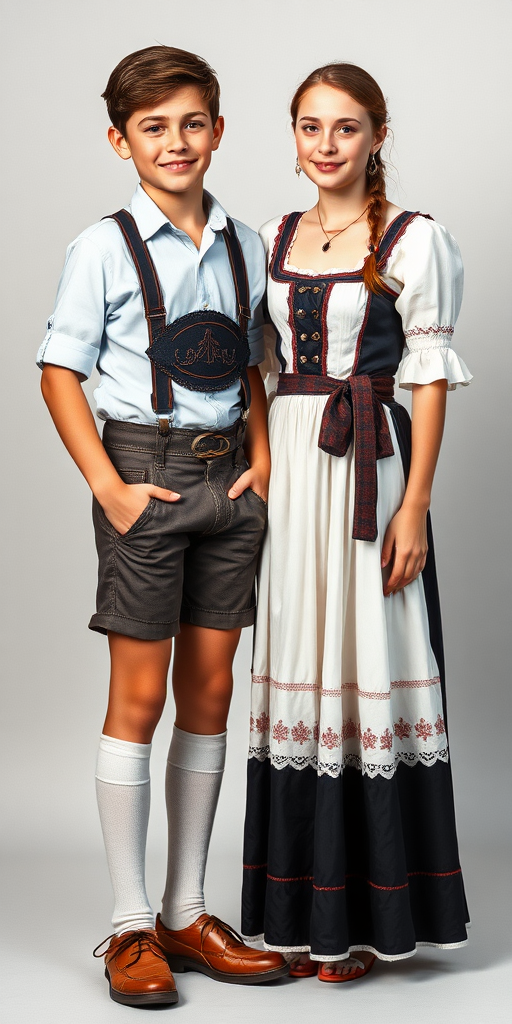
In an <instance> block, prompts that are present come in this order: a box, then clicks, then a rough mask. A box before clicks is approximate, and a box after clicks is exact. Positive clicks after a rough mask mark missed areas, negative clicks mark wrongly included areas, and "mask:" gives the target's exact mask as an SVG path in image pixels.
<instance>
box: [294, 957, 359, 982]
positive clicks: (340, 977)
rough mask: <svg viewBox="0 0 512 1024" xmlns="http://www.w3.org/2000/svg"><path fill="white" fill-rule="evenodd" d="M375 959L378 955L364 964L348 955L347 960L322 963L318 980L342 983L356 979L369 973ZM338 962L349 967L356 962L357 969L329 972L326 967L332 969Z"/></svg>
mask: <svg viewBox="0 0 512 1024" xmlns="http://www.w3.org/2000/svg"><path fill="white" fill-rule="evenodd" d="M375 960H376V957H375V956H372V958H371V960H369V961H368V963H367V964H364V963H363V961H362V960H358V959H357V957H355V956H351V957H348V959H347V960H337V961H335V962H334V963H323V964H320V970H319V971H318V980H319V981H332V982H334V983H335V984H340V982H343V981H356V979H357V978H363V977H364V975H365V974H368V971H371V969H372V967H373V965H374V963H375ZM338 963H342V964H344V965H345V966H347V967H349V966H351V965H352V964H355V967H356V969H355V971H351V972H350V974H338V972H337V971H336V970H335V971H334V973H333V974H328V973H327V971H326V968H327V969H328V970H329V969H331V970H332V968H333V967H334V968H336V965H337V964H338ZM290 974H291V971H290Z"/></svg>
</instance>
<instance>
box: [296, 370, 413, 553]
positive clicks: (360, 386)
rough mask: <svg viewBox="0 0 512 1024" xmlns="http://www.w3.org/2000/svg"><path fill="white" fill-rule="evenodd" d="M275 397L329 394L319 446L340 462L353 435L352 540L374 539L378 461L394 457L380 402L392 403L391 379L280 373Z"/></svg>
mask: <svg viewBox="0 0 512 1024" xmlns="http://www.w3.org/2000/svg"><path fill="white" fill-rule="evenodd" d="M277 394H278V395H311V394H314V395H329V396H330V397H329V399H328V400H327V403H326V406H325V410H324V414H323V418H322V425H321V428H320V435H319V438H318V447H319V448H321V449H322V451H324V452H327V454H328V455H335V456H337V457H338V458H339V457H341V456H343V455H346V454H347V451H348V448H349V445H350V443H351V441H352V440H353V438H354V435H355V445H354V462H355V503H354V523H353V530H352V537H353V539H354V540H369V541H374V540H376V539H377V459H385V458H387V457H388V456H390V455H393V454H394V449H393V442H392V440H391V435H390V433H389V427H388V422H387V419H386V414H385V412H384V409H383V408H382V402H392V401H393V398H394V378H393V377H369V376H368V375H367V374H356V375H354V376H352V377H346V378H345V379H344V380H337V379H336V378H335V377H327V376H326V377H320V376H315V377H313V376H307V375H299V374H295V373H281V374H279V380H278V385H277Z"/></svg>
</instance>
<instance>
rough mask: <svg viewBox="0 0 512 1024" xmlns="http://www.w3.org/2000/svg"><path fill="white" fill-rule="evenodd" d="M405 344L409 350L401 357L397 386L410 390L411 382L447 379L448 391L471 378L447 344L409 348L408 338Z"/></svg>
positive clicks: (464, 384) (420, 382)
mask: <svg viewBox="0 0 512 1024" xmlns="http://www.w3.org/2000/svg"><path fill="white" fill-rule="evenodd" d="M407 345H408V348H409V351H408V353H407V355H406V356H404V358H403V359H402V362H401V363H400V366H399V367H398V370H397V374H396V382H397V384H398V385H399V387H401V388H405V389H406V390H409V391H410V390H411V389H412V385H413V384H432V382H433V381H434V380H447V381H448V391H455V388H456V387H458V386H462V387H466V386H467V385H468V384H470V383H471V381H472V380H473V375H472V374H471V373H470V372H469V370H468V368H467V366H466V364H465V363H464V361H463V360H462V359H460V358H459V356H458V355H457V353H456V352H454V351H453V349H452V348H450V347H449V345H446V346H445V345H442V346H434V345H432V346H431V347H429V348H422V349H411V341H410V339H408V341H407Z"/></svg>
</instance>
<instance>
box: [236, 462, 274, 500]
mask: <svg viewBox="0 0 512 1024" xmlns="http://www.w3.org/2000/svg"><path fill="white" fill-rule="evenodd" d="M269 479H270V466H268V465H264V466H263V465H261V466H260V465H254V466H250V467H249V469H246V471H245V473H242V475H241V476H239V477H238V480H235V483H234V484H233V486H232V487H230V489H229V491H228V498H232V499H233V500H235V499H236V498H239V497H240V495H241V494H243V492H244V491H245V490H247V488H248V487H249V488H250V489H251V491H254V493H255V494H257V495H258V497H259V498H262V499H263V501H265V502H266V501H267V499H268V482H269Z"/></svg>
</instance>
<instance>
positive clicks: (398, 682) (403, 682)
mask: <svg viewBox="0 0 512 1024" xmlns="http://www.w3.org/2000/svg"><path fill="white" fill-rule="evenodd" d="M440 682H441V680H440V678H439V676H432V679H394V680H393V682H392V683H391V689H392V690H396V689H400V687H402V686H407V687H409V686H411V687H413V688H416V687H418V686H435V685H436V683H440Z"/></svg>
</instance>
